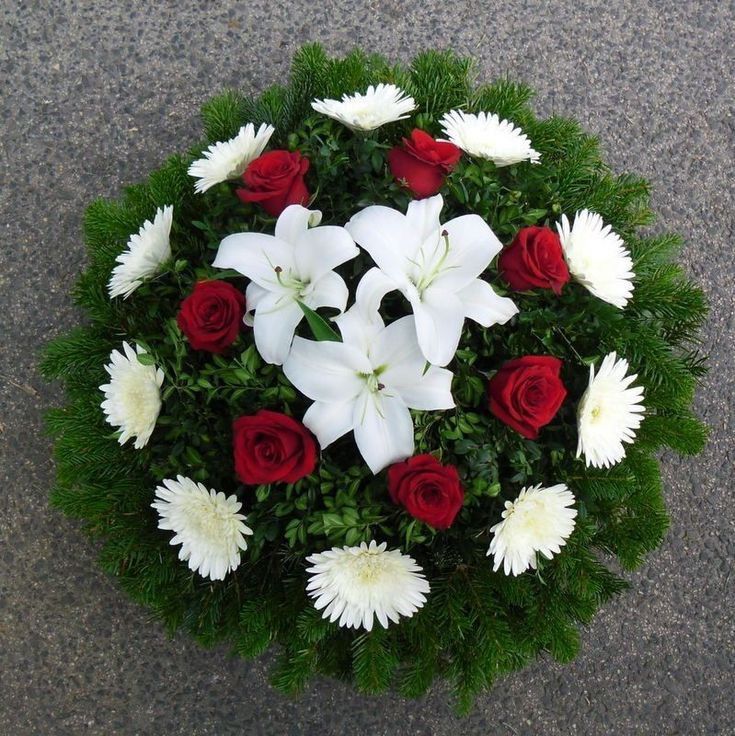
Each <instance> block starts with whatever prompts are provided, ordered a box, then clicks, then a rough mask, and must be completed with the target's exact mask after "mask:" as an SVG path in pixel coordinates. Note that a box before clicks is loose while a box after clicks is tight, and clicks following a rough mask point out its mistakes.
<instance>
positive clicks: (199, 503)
mask: <svg viewBox="0 0 735 736" xmlns="http://www.w3.org/2000/svg"><path fill="white" fill-rule="evenodd" d="M151 506H152V507H153V508H154V509H156V511H157V512H158V515H159V522H158V527H159V529H165V530H167V531H173V532H175V535H174V536H173V538H172V539H171V544H172V545H177V544H180V545H181V549H180V550H179V559H180V560H182V561H185V562H188V564H189V568H190V569H191V570H192V571H194V572H198V573H199V574H200V575H201V576H202V577H205V578H211V579H212V580H224V578H225V576H226V575H227V573H229V572H231V571H233V570H235V569H236V568H237V567H238V565H239V564H240V553H241V551H245V550H246V549H247V548H248V545H247V542H246V541H245V535H247V534H252V533H253V532H252V530H251V529H250V528H249V527H247V526H245V521H246V520H247V519H246V517H245V516H244V515H243V514H240V513H238V512H239V511H240V508H241V507H242V504H241V503H240V502H239V501H238V500H237V497H236V496H234V495H232V496H229V497H228V496H225V494H224V493H222V492H220V493H217V492H216V491H214V490H213V489H211V490H207V489H206V488H205V486H203V485H202V484H201V483H196V482H195V481H193V480H191V479H190V478H185V477H184V476H182V475H179V476H177V477H176V480H173V479H171V478H167V479H166V480H164V481H163V485H162V486H159V487H158V488H157V489H156V501H154V502H153V503H152V504H151Z"/></svg>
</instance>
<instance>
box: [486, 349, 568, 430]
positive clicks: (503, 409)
mask: <svg viewBox="0 0 735 736" xmlns="http://www.w3.org/2000/svg"><path fill="white" fill-rule="evenodd" d="M561 367H562V362H561V360H559V359H558V358H554V357H552V356H551V355H525V356H523V357H522V358H515V359H514V360H509V361H507V362H506V363H504V364H503V365H502V366H501V368H500V370H499V371H498V372H497V373H496V374H495V375H494V376H493V377H492V379H491V380H490V383H489V386H488V390H489V394H490V411H491V412H492V413H493V414H495V416H496V417H497V418H498V419H500V420H501V421H502V422H505V423H506V424H507V425H509V426H510V427H513V429H515V430H516V432H519V433H520V434H522V435H523V436H524V437H526V438H527V439H529V440H535V439H536V437H538V433H539V429H541V427H544V426H546V425H547V424H548V423H549V422H550V421H551V420H552V419H553V418H554V417H555V416H556V412H558V411H559V408H560V407H561V405H562V403H564V399H565V398H566V395H567V390H566V388H565V387H564V384H563V383H562V382H561V378H559V373H560V372H561Z"/></svg>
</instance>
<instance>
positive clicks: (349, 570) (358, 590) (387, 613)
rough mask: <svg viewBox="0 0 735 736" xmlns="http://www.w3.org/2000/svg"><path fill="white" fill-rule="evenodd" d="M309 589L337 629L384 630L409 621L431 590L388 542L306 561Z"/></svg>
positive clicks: (416, 569)
mask: <svg viewBox="0 0 735 736" xmlns="http://www.w3.org/2000/svg"><path fill="white" fill-rule="evenodd" d="M306 560H307V562H309V563H310V564H311V567H309V568H307V573H309V581H308V583H307V585H306V591H307V594H308V595H309V597H310V598H312V599H314V607H315V608H316V609H317V610H318V611H322V616H323V618H327V619H329V620H330V621H332V622H335V621H339V626H343V627H347V628H354V629H359V628H362V629H365V630H366V631H370V630H371V629H372V628H373V625H374V621H375V619H377V620H378V623H379V624H380V625H381V626H382V627H383V628H388V626H389V625H390V623H391V622H392V623H398V622H399V620H400V617H401V616H403V617H406V618H410V617H411V616H413V614H414V613H415V612H416V611H417V610H418V609H419V608H421V607H422V606H423V605H424V603H425V602H426V594H428V593H429V591H430V587H429V583H428V582H427V580H426V578H425V577H424V575H423V574H422V573H423V571H422V569H421V567H419V566H418V565H417V564H416V562H415V561H414V560H413V559H412V558H411V557H409V556H408V555H404V554H402V553H401V551H400V550H398V549H392V550H388V549H386V545H385V543H383V544H380V545H378V544H376V542H375V541H374V540H373V541H371V542H370V544H369V545H367V544H365V542H363V543H362V544H361V545H360V546H359V547H343V548H341V549H340V548H339V547H335V548H333V549H331V550H327V551H325V552H321V553H318V554H314V555H311V556H310V557H307V558H306Z"/></svg>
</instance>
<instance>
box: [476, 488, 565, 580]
mask: <svg viewBox="0 0 735 736" xmlns="http://www.w3.org/2000/svg"><path fill="white" fill-rule="evenodd" d="M573 504H574V495H573V494H572V492H571V491H570V490H569V489H568V488H567V487H566V486H565V485H564V484H563V483H559V484H557V485H555V486H551V487H550V488H542V487H541V485H537V486H532V487H530V488H523V489H522V490H521V492H520V493H519V494H518V498H516V500H515V501H506V502H505V511H503V521H501V522H499V523H498V524H495V526H493V527H491V528H490V531H491V532H492V534H493V535H494V536H493V539H492V541H491V542H490V548H489V549H488V551H487V553H488V555H492V556H493V562H494V564H493V570H497V569H498V568H499V567H500V565H501V564H502V565H503V572H504V573H505V574H506V575H511V574H512V575H520V574H521V573H522V572H525V571H526V570H528V568H529V567H531V568H533V569H534V570H535V569H536V566H537V564H538V563H537V559H536V555H537V554H538V553H540V554H542V555H543V556H544V557H546V559H547V560H550V559H551V558H552V557H553V556H554V555H555V554H558V553H559V551H560V550H561V548H562V547H563V546H564V545H565V544H566V543H567V539H569V535H570V534H571V533H572V531H573V530H574V524H575V521H574V519H575V518H576V516H577V510H576V509H574V508H570V507H571V506H572V505H573Z"/></svg>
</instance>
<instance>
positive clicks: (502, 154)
mask: <svg viewBox="0 0 735 736" xmlns="http://www.w3.org/2000/svg"><path fill="white" fill-rule="evenodd" d="M440 123H441V126H442V129H443V130H444V134H445V135H446V136H447V138H448V139H449V140H450V141H451V142H452V143H454V145H455V146H457V147H458V148H461V149H462V150H463V151H465V152H467V153H469V154H470V156H477V157H478V158H487V159H489V160H490V161H492V162H493V163H494V164H495V165H496V166H510V165H511V164H517V163H519V162H520V161H530V162H531V163H533V164H537V163H538V162H539V158H540V157H541V154H540V153H539V152H538V151H534V149H533V148H531V141H530V140H528V136H527V135H525V134H524V133H523V131H522V130H521V129H520V128H516V127H515V126H514V125H513V123H511V122H510V121H509V120H501V119H500V118H499V117H498V116H497V115H496V114H495V113H494V112H480V113H477V115H475V114H474V113H470V112H464V110H452V111H451V112H448V113H445V115H444V117H443V118H442V119H441V121H440Z"/></svg>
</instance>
